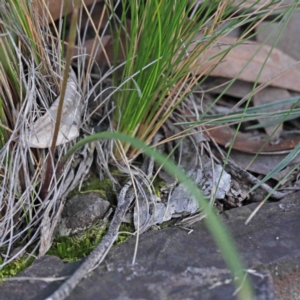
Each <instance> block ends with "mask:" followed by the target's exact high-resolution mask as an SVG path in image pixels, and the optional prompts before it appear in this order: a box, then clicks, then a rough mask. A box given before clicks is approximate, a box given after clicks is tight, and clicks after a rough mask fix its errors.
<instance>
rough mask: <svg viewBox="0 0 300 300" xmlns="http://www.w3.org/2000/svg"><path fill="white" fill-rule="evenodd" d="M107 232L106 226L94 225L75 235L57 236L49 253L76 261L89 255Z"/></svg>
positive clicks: (69, 260) (66, 260) (65, 259)
mask: <svg viewBox="0 0 300 300" xmlns="http://www.w3.org/2000/svg"><path fill="white" fill-rule="evenodd" d="M105 233H106V226H104V227H102V226H101V227H97V226H96V225H94V226H91V228H88V229H86V230H85V231H83V232H82V233H79V234H76V235H73V236H69V237H57V238H55V239H54V241H53V244H52V246H51V248H50V249H49V251H48V252H47V254H50V255H55V256H58V257H59V258H60V259H62V260H63V261H65V262H71V261H76V260H78V259H80V258H82V257H85V256H87V255H88V254H89V253H90V252H91V251H92V250H93V249H94V248H95V247H96V246H97V245H98V244H99V242H100V241H101V239H102V237H103V236H104V235H105Z"/></svg>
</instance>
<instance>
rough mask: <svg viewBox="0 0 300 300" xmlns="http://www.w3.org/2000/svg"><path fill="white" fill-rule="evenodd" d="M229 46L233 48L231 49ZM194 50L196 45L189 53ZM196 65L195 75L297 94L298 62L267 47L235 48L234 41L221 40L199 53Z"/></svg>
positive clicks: (239, 45) (298, 89)
mask: <svg viewBox="0 0 300 300" xmlns="http://www.w3.org/2000/svg"><path fill="white" fill-rule="evenodd" d="M199 39H201V37H200V36H199ZM234 45H236V46H234ZM232 46H234V47H233V48H232V49H230V47H232ZM193 48H195V44H193V45H192V46H191V47H190V49H189V50H190V51H192V50H193ZM226 51H228V53H227V54H226V55H225V56H224V57H223V55H222V53H223V54H224V53H226ZM183 63H184V62H183ZM195 65H196V66H197V65H198V66H199V67H197V68H195V69H194V70H193V73H194V74H196V75H201V74H203V75H205V74H209V75H211V76H220V77H226V78H237V79H240V80H243V81H247V82H256V81H257V82H258V83H267V85H271V86H276V87H280V88H284V89H289V90H293V91H298V92H300V85H299V80H300V66H299V64H297V61H296V60H295V59H293V58H292V57H290V56H289V55H286V54H284V53H283V52H282V51H280V50H278V49H276V48H274V49H272V48H271V47H270V46H268V45H261V44H258V43H256V42H245V43H242V44H238V40H237V39H236V38H233V37H223V38H221V39H219V40H218V41H215V42H213V43H212V44H211V45H210V46H209V48H208V49H207V50H206V51H204V52H203V53H201V54H200V55H199V57H198V59H197V62H196V63H195ZM275 77H276V78H275ZM270 80H271V81H270Z"/></svg>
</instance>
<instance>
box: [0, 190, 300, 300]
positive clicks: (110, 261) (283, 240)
mask: <svg viewBox="0 0 300 300" xmlns="http://www.w3.org/2000/svg"><path fill="white" fill-rule="evenodd" d="M299 198H300V193H297V194H293V195H289V196H288V197H287V198H286V199H283V200H282V201H280V202H274V203H266V204H265V205H263V207H262V208H261V210H260V211H259V212H258V214H257V215H256V216H255V218H254V219H253V220H252V221H251V222H250V224H249V225H247V226H246V225H245V224H244V223H245V220H246V219H247V217H248V216H249V215H250V214H251V212H252V211H253V210H254V209H255V208H256V206H257V204H252V205H249V206H246V207H240V208H237V209H234V210H231V211H228V212H226V213H225V214H224V215H223V219H224V221H225V223H226V226H227V227H228V229H229V230H230V231H231V233H232V236H233V237H234V239H235V241H236V244H237V246H238V249H239V250H240V253H241V255H242V257H243V259H244V261H245V264H246V266H247V269H248V270H249V276H250V277H251V280H252V282H253V285H254V288H255V291H256V299H259V300H273V299H275V298H276V297H277V299H279V300H280V299H289V300H294V299H299V295H300V279H299V278H300V276H299V275H300V239H299V230H298V228H300V218H299V215H300V203H299ZM286 208H287V209H286ZM135 242H136V241H135V239H134V238H132V239H130V240H128V241H127V242H125V243H123V244H120V245H117V246H115V247H114V248H113V249H112V251H111V252H110V253H109V254H108V257H107V259H106V261H105V263H103V264H102V265H100V266H99V267H97V268H96V269H95V270H94V271H93V272H91V273H90V275H89V277H88V278H86V279H85V280H84V281H82V282H81V283H80V284H79V286H78V287H77V288H76V289H75V290H74V291H73V293H72V294H71V296H70V297H69V298H68V300H71V299H72V300H79V299H80V300H94V299H95V300H96V299H103V300H106V299H135V300H137V299H195V300H196V299H211V300H215V299H220V300H226V299H230V300H231V299H236V297H235V296H234V295H233V293H234V291H235V287H234V285H233V281H232V278H231V275H230V273H229V271H228V270H227V269H226V265H225V263H224V261H223V259H222V257H221V255H220V252H219V250H218V249H217V247H216V245H215V243H214V241H213V239H212V238H211V236H210V234H209V233H208V231H207V229H206V227H205V224H204V223H203V222H200V223H197V224H195V225H193V232H192V233H191V234H188V233H187V232H186V231H185V230H183V229H181V228H167V229H164V230H161V231H149V232H147V233H145V234H143V235H141V236H140V240H139V247H138V253H137V259H136V264H135V265H132V264H131V263H132V256H133V253H134V248H135ZM79 263H80V262H79ZM79 263H71V264H66V265H65V266H63V264H62V263H61V262H60V261H59V260H58V259H57V258H53V257H44V258H42V259H38V260H36V261H35V263H34V264H33V265H32V266H31V267H30V268H28V269H27V270H26V271H25V272H24V273H23V274H20V275H19V276H25V275H26V276H43V277H45V276H51V277H52V276H64V275H68V274H70V273H71V272H72V271H73V270H74V269H75V268H77V267H78V264H79ZM58 285H59V282H54V283H44V282H40V281H32V282H31V281H29V282H5V283H4V284H3V285H2V286H1V289H0V299H1V300H2V299H3V300H17V299H22V300H42V299H44V298H45V296H47V295H50V293H51V291H53V290H54V289H55V288H57V286H58Z"/></svg>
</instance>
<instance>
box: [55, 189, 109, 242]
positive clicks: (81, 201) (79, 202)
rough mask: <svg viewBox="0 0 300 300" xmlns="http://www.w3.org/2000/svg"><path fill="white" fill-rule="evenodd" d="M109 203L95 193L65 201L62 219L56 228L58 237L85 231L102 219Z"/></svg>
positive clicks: (80, 195) (79, 195)
mask: <svg viewBox="0 0 300 300" xmlns="http://www.w3.org/2000/svg"><path fill="white" fill-rule="evenodd" d="M109 207H110V203H109V202H108V201H106V200H104V199H103V198H101V194H100V193H97V192H89V193H84V194H78V195H76V196H74V197H72V198H70V199H69V200H67V202H66V205H65V207H64V210H63V212H62V218H61V220H60V222H59V224H58V226H57V234H58V235H59V236H68V235H70V234H75V233H78V232H80V231H82V230H84V229H86V228H87V227H88V226H90V225H91V224H93V223H95V222H96V221H97V220H99V219H102V218H103V217H104V216H105V214H106V212H107V211H108V209H109Z"/></svg>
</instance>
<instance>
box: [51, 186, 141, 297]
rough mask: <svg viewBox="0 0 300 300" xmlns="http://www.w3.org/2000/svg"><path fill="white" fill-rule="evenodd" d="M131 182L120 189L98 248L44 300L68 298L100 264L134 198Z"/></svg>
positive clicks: (116, 235) (115, 237)
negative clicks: (113, 212) (109, 222)
mask: <svg viewBox="0 0 300 300" xmlns="http://www.w3.org/2000/svg"><path fill="white" fill-rule="evenodd" d="M131 185H132V182H131V181H129V182H127V183H126V184H125V185H124V187H123V188H122V190H121V192H120V194H119V197H118V206H117V208H116V212H115V214H114V217H113V219H112V221H111V224H110V226H109V229H108V232H107V234H106V235H105V236H104V237H103V239H102V240H101V242H100V243H99V244H98V246H97V247H96V248H95V249H94V250H93V251H92V253H91V254H90V255H89V256H88V257H87V258H86V260H85V261H84V262H83V263H82V265H81V266H80V267H79V268H78V269H77V270H76V271H75V273H74V274H73V275H72V276H71V277H70V278H69V279H68V280H67V281H66V282H64V283H63V284H62V285H61V286H60V287H59V288H58V289H57V290H56V291H55V292H54V293H53V294H52V295H51V296H50V297H48V298H46V300H63V299H65V298H66V297H68V296H69V295H70V294H71V292H72V290H73V289H74V288H75V287H76V286H77V284H78V283H79V282H80V281H81V280H82V279H83V278H84V277H86V276H87V274H88V273H89V272H90V271H91V270H92V269H94V267H95V265H97V264H99V263H101V262H102V261H103V259H104V258H105V256H106V254H107V253H108V251H109V250H110V248H111V247H112V245H113V243H114V241H115V240H116V239H117V237H118V231H119V228H120V225H121V223H122V219H123V217H124V215H125V213H126V211H127V210H128V208H129V206H130V204H131V202H132V201H133V199H134V197H135V192H134V189H133V188H131V189H129V188H130V187H131Z"/></svg>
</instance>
